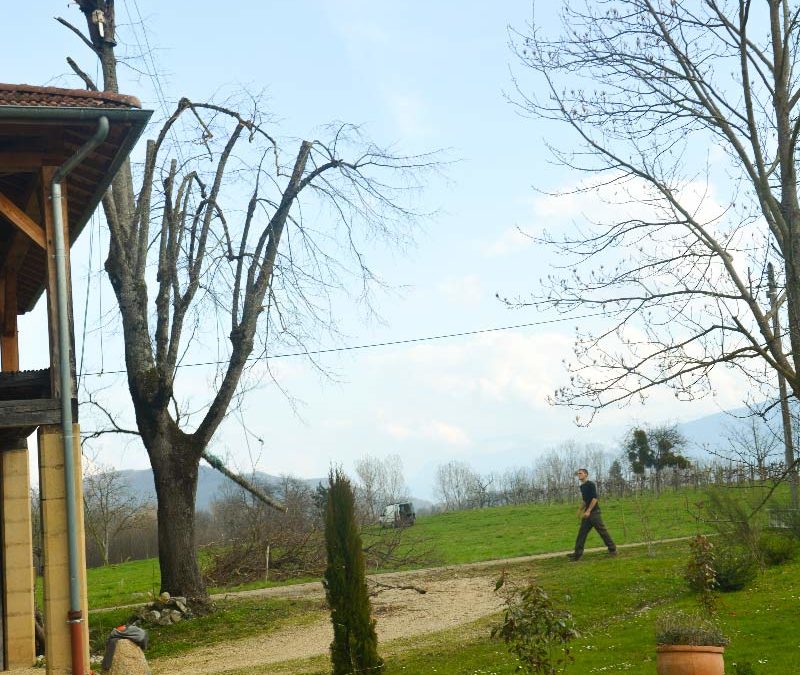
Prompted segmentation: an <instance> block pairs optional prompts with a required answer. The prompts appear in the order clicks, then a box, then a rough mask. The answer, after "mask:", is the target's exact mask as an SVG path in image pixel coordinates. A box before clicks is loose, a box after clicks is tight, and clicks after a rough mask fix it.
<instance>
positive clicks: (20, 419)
mask: <svg viewBox="0 0 800 675" xmlns="http://www.w3.org/2000/svg"><path fill="white" fill-rule="evenodd" d="M60 422H61V402H60V401H58V400H56V399H54V398H40V399H34V400H30V401H0V429H13V428H15V427H27V426H39V425H41V424H59V423H60Z"/></svg>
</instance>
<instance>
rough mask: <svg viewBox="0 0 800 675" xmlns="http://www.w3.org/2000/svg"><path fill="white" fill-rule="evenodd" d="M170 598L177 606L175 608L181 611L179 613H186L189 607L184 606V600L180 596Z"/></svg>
mask: <svg viewBox="0 0 800 675" xmlns="http://www.w3.org/2000/svg"><path fill="white" fill-rule="evenodd" d="M172 600H173V601H174V604H175V607H176V608H177V610H178V611H179V612H181V614H186V612H187V611H188V609H189V608H188V607H187V606H186V602H184V601H183V599H182V598H172Z"/></svg>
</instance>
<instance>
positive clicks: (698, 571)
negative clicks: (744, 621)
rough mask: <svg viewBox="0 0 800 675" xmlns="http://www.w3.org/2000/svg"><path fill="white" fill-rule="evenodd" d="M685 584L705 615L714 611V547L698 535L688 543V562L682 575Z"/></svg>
mask: <svg viewBox="0 0 800 675" xmlns="http://www.w3.org/2000/svg"><path fill="white" fill-rule="evenodd" d="M683 576H684V579H686V583H688V584H689V588H691V589H692V590H693V591H694V592H695V593H697V599H698V602H699V603H700V606H701V607H702V608H703V609H704V610H705V611H706V613H707V614H713V613H714V611H715V609H716V594H715V592H714V591H715V590H716V588H717V571H716V569H715V568H714V545H713V544H712V543H711V541H710V540H709V538H708V537H706V536H705V535H702V534H698V535H697V536H696V537H695V538H694V539H692V541H691V542H690V543H689V561H688V562H687V564H686V570H685V571H684V573H683Z"/></svg>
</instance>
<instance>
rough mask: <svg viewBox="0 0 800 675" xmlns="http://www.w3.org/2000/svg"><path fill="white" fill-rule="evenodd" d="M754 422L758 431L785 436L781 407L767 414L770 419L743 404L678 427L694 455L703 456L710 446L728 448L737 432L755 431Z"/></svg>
mask: <svg viewBox="0 0 800 675" xmlns="http://www.w3.org/2000/svg"><path fill="white" fill-rule="evenodd" d="M793 416H794V415H793ZM794 417H796V416H794ZM752 424H755V429H756V432H757V433H758V434H759V435H762V436H763V437H768V436H770V435H772V436H774V435H776V434H777V435H778V437H779V438H780V439H782V438H783V437H782V436H781V434H782V433H783V432H782V429H781V419H780V409H779V408H778V407H777V406H776V407H775V408H774V409H773V410H771V411H770V412H769V413H768V414H767V416H766V420H764V419H763V418H761V417H758V416H754V415H753V414H752V413H751V411H750V410H749V409H748V408H746V407H742V408H736V409H734V410H726V411H723V412H718V413H714V414H713V415H706V416H705V417H700V418H698V419H696V420H692V421H690V422H683V423H681V424H679V425H678V429H679V430H680V431H681V432H682V433H683V435H684V436H686V438H687V439H688V441H689V447H690V450H691V451H692V454H694V455H695V456H697V457H702V456H704V455H706V454H707V450H709V449H710V450H716V449H719V450H723V451H724V450H726V449H728V448H729V447H730V440H729V439H730V437H731V436H732V435H734V434H737V433H740V434H742V433H745V434H752V426H751V425H752Z"/></svg>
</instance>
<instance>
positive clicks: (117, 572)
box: [89, 490, 703, 609]
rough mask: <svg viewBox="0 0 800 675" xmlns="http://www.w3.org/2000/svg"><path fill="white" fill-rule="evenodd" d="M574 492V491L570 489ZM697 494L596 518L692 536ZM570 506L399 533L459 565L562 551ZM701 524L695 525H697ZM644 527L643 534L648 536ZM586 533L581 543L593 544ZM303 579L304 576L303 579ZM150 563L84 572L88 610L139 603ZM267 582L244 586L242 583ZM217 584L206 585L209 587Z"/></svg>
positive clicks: (443, 519)
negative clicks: (87, 587) (584, 540)
mask: <svg viewBox="0 0 800 675" xmlns="http://www.w3.org/2000/svg"><path fill="white" fill-rule="evenodd" d="M576 493H577V490H576ZM700 499H702V493H698V492H694V491H689V490H683V491H680V492H672V491H667V492H664V493H663V494H662V495H661V496H659V497H658V498H654V497H651V496H646V497H641V498H639V497H627V498H624V499H603V501H602V508H603V517H604V519H605V522H606V525H608V528H609V530H610V531H611V534H612V536H613V537H614V539H615V540H616V542H617V543H619V544H624V543H629V542H636V541H645V540H647V539H648V538H653V539H665V538H670V537H679V536H684V535H690V534H694V533H695V532H697V530H698V524H697V522H696V520H695V517H694V515H693V514H694V513H695V512H696V511H697V509H696V507H695V503H696V502H697V501H698V500H700ZM576 510H577V501H576V502H575V503H573V504H529V505H525V506H505V507H497V508H491V509H479V510H472V511H458V512H454V513H441V514H436V515H431V516H422V517H420V518H419V519H418V520H417V525H415V526H414V527H413V528H410V529H408V530H407V531H406V532H405V533H404V536H405V537H406V538H407V540H408V545H409V546H416V547H418V548H423V547H424V548H431V549H432V551H433V556H432V557H431V558H430V560H429V562H430V563H431V564H460V563H466V562H477V561H481V560H492V559H497V558H512V557H517V556H524V555H530V554H534V553H547V552H551V551H562V550H569V549H570V548H571V547H572V546H573V544H574V542H575V534H576V533H577V529H578V519H577V517H576ZM700 529H703V528H700ZM648 533H649V534H648ZM601 544H602V542H601V541H600V538H599V537H598V536H597V535H596V534H594V533H593V534H590V535H589V540H588V542H587V546H590V547H591V546H600V545H601ZM304 580H306V579H304ZM159 581H160V576H159V570H158V561H157V560H155V559H150V560H137V561H132V562H127V563H120V564H118V565H110V566H108V567H98V568H94V569H90V570H89V606H90V608H92V609H97V608H101V607H114V606H118V605H127V604H134V603H142V602H145V601H147V598H148V597H149V596H151V595H152V594H154V593H155V594H157V593H158V589H159ZM267 585H273V584H264V583H262V584H250V585H249V586H248V587H249V588H255V587H264V586H267ZM222 590H224V589H212V592H217V591H222Z"/></svg>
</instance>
